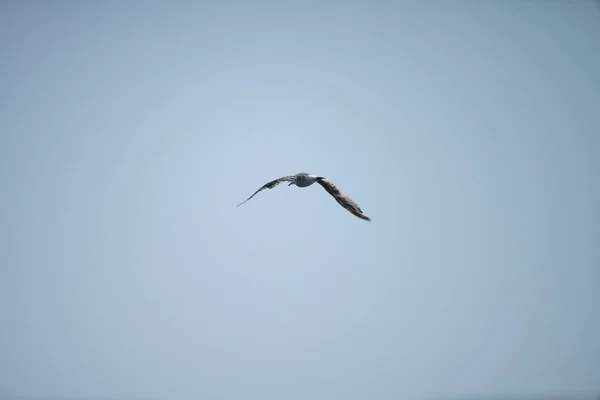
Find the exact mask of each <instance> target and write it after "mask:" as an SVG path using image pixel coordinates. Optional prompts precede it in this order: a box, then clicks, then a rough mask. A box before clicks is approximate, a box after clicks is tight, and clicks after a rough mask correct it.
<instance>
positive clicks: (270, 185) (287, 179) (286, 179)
mask: <svg viewBox="0 0 600 400" xmlns="http://www.w3.org/2000/svg"><path fill="white" fill-rule="evenodd" d="M295 178H296V176H295V175H290V176H284V177H281V178H279V179H275V180H273V181H271V182H268V183H265V184H264V185H262V187H261V188H260V189H258V190H257V191H256V192H254V194H253V195H252V196H250V197H248V198H247V199H246V200H244V201H243V202H241V203H240V204H238V205H237V206H236V207H239V206H241V205H242V204H244V203H245V202H247V201H248V200H250V199H251V198H253V197H254V195H256V193H258V192H260V191H261V190H264V189H273V188H274V187H275V186H277V185H279V184H280V183H283V182H291V181H293V180H294V179H295Z"/></svg>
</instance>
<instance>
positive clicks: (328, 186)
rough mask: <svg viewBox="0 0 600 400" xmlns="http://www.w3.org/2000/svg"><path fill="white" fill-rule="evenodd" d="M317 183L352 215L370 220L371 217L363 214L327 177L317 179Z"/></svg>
mask: <svg viewBox="0 0 600 400" xmlns="http://www.w3.org/2000/svg"><path fill="white" fill-rule="evenodd" d="M317 182H319V185H321V186H323V189H325V190H326V191H327V193H329V194H330V195H332V196H333V198H334V199H335V200H336V201H337V202H338V203H339V204H340V205H341V206H342V207H344V208H345V209H346V210H348V211H350V212H351V213H352V214H353V215H355V216H357V217H358V218H360V219H364V220H365V221H370V220H371V218H369V217H367V216H366V215H365V214H363V212H362V210H361V209H360V207H359V206H358V204H356V203H355V202H354V200H352V199H351V198H350V197H348V196H346V195H345V194H343V193H342V192H340V190H339V189H338V188H337V186H335V185H334V184H333V183H331V182H329V181H328V180H327V179H319V180H318V181H317Z"/></svg>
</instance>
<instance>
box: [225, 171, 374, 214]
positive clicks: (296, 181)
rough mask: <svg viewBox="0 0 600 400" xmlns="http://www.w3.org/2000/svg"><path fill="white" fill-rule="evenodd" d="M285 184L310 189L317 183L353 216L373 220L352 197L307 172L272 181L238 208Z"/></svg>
mask: <svg viewBox="0 0 600 400" xmlns="http://www.w3.org/2000/svg"><path fill="white" fill-rule="evenodd" d="M283 182H289V184H288V186H291V185H296V186H298V187H301V188H302V187H308V186H310V185H312V184H313V183H315V182H317V183H318V184H319V185H321V186H322V187H323V189H325V190H326V191H327V193H329V194H330V195H332V196H333V198H334V199H335V200H336V201H337V202H338V203H339V204H340V205H341V206H342V207H344V208H345V209H346V210H348V211H349V212H350V213H352V214H353V215H355V216H357V217H358V218H360V219H364V220H365V221H370V220H371V218H369V217H367V216H366V215H365V214H363V212H362V210H361V209H360V207H359V206H358V204H356V203H355V202H354V200H352V199H351V198H350V197H348V196H346V195H344V194H343V193H342V192H340V190H339V189H338V188H337V186H335V185H334V184H333V183H331V182H330V181H328V180H327V179H326V178H325V177H322V176H316V175H311V174H307V173H306V172H300V173H298V174H295V175H288V176H283V177H281V178H278V179H275V180H272V181H271V182H268V183H265V184H264V185H263V186H262V187H261V188H260V189H258V190H257V191H256V192H254V194H253V195H252V196H250V197H248V198H247V199H246V200H245V201H243V202H241V203H240V204H238V205H237V206H236V207H239V206H241V205H242V204H244V203H245V202H246V201H248V200H250V199H251V198H253V197H254V196H255V195H256V194H257V193H258V192H260V191H261V190H264V189H273V188H274V187H275V186H277V185H279V184H280V183H283Z"/></svg>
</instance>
